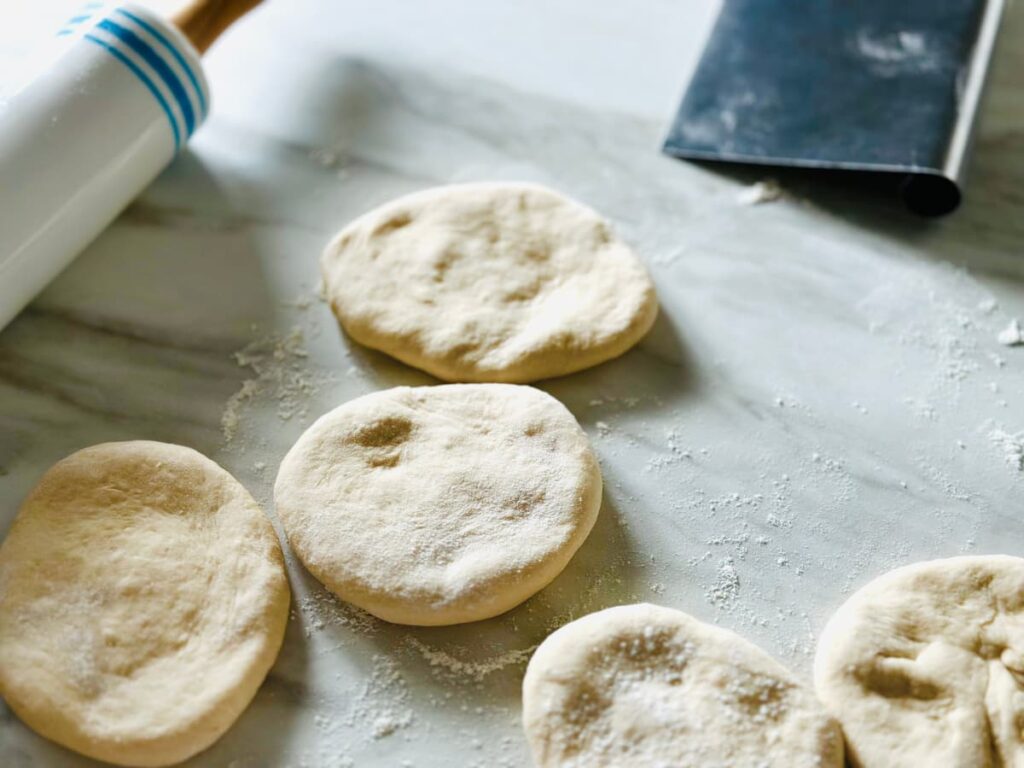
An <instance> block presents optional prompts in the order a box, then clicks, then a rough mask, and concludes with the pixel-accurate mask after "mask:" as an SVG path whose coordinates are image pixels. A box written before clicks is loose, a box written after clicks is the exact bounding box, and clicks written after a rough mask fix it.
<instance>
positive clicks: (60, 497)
mask: <svg viewBox="0 0 1024 768" xmlns="http://www.w3.org/2000/svg"><path fill="white" fill-rule="evenodd" d="M288 599H289V591H288V581H287V578H286V576H285V571H284V561H283V559H282V557H281V550H280V547H279V545H278V541H277V537H276V536H275V534H274V529H273V528H272V526H271V525H270V522H269V521H268V519H267V518H266V517H265V516H264V514H263V513H262V512H261V511H260V508H259V507H258V506H257V505H256V502H255V501H253V499H252V497H251V496H250V495H249V494H248V493H247V492H246V490H245V489H244V488H243V487H242V486H241V485H239V483H238V482H237V481H236V480H235V479H234V478H233V477H231V475H229V474H228V473H227V472H225V471H224V470H223V469H221V468H220V467H219V466H217V465H216V464H215V463H213V462H212V461H210V460H209V459H207V458H206V457H205V456H203V455H202V454H199V453H197V452H196V451H193V450H191V449H190V448H183V447H181V446H178V445H168V444H165V443H153V442H141V441H140V442H126V443H106V444H103V445H96V446H93V447H91V448H86V449H85V450H81V451H78V452H77V453H74V454H72V455H71V456H69V457H68V458H66V459H64V460H63V461H60V462H58V463H57V464H56V465H54V466H53V467H52V468H51V469H50V470H49V471H48V472H47V473H46V474H45V475H43V477H42V479H41V480H40V481H39V484H38V485H37V486H36V487H35V489H33V491H32V492H31V493H30V494H29V496H28V498H27V499H26V500H25V502H24V504H23V505H22V507H21V510H20V511H19V513H18V516H17V518H16V519H15V521H14V524H13V526H12V527H11V530H10V532H9V533H8V535H7V538H6V540H5V541H4V543H3V546H2V547H0V694H2V695H3V697H4V698H5V699H6V700H7V703H8V705H10V707H11V709H13V710H14V712H15V713H16V714H17V715H18V716H19V717H20V718H21V719H22V720H24V721H25V723H27V724H28V725H29V726H30V727H31V728H32V729H33V730H35V731H37V732H38V733H40V734H41V735H43V736H45V737H46V738H48V739H52V740H53V741H55V742H57V743H58V744H62V745H63V746H65V747H68V748H70V749H73V750H75V751H76V752H80V753H82V754H84V755H88V756H89V757H93V758H96V759H99V760H105V761H107V762H109V763H116V764H118V765H131V766H161V765H170V764H173V763H178V762H180V761H182V760H184V759H186V758H188V757H190V756H191V755H194V754H195V753H197V752H199V751H201V750H203V749H205V748H206V747H208V746H210V745H211V744H212V743H213V742H214V741H216V740H217V738H218V737H220V735H221V734H223V733H224V731H226V730H227V729H228V727H229V726H230V725H231V724H232V723H233V722H234V721H235V719H236V718H237V717H238V716H239V715H240V714H241V713H242V711H243V710H244V709H245V708H246V706H247V705H248V704H249V701H250V700H251V699H252V697H253V695H254V694H255V693H256V689H257V688H259V686H260V683H261V682H262V681H263V678H264V676H265V675H266V673H267V670H268V669H270V666H271V665H272V664H273V662H274V659H275V657H276V656H277V651H278V649H279V648H280V646H281V641H282V639H283V637H284V629H285V623H286V622H287V619H288Z"/></svg>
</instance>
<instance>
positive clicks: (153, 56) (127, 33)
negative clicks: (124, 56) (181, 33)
mask: <svg viewBox="0 0 1024 768" xmlns="http://www.w3.org/2000/svg"><path fill="white" fill-rule="evenodd" d="M96 26H97V27H98V28H100V29H102V30H103V31H104V32H109V33H110V34H112V35H113V36H114V37H116V38H118V39H119V40H121V41H122V42H123V43H124V44H125V45H127V46H128V47H129V48H131V49H132V50H133V51H135V53H137V54H138V55H139V56H140V57H141V58H142V60H143V61H145V62H146V63H147V64H149V66H151V67H152V68H153V70H154V71H155V72H156V73H157V74H158V75H160V79H162V80H163V81H164V84H165V85H166V86H167V88H168V89H169V90H170V92H171V93H172V94H173V95H174V98H175V100H176V101H177V102H178V108H179V109H180V110H181V114H182V116H183V117H184V118H185V129H186V131H187V135H188V136H191V135H192V131H194V130H195V127H196V118H195V114H193V112H192V102H191V100H190V99H189V97H188V94H187V93H185V88H184V87H183V86H182V84H181V81H180V80H179V79H178V76H177V75H175V74H174V70H172V69H171V68H170V67H169V66H167V62H166V61H164V60H163V59H162V58H160V56H159V54H157V52H156V51H154V50H153V49H152V48H150V47H149V45H148V44H147V43H146V42H145V41H144V40H143V39H142V38H141V37H139V36H138V35H136V34H135V33H134V32H132V31H131V30H130V29H125V28H124V27H122V26H121V25H120V24H116V23H114V22H113V21H111V20H110V19H104V20H103V21H101V22H100V23H99V24H97V25H96Z"/></svg>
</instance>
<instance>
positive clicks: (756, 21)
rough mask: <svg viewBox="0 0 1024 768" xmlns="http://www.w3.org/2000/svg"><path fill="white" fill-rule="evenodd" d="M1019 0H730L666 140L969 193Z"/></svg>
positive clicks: (917, 191)
mask: <svg viewBox="0 0 1024 768" xmlns="http://www.w3.org/2000/svg"><path fill="white" fill-rule="evenodd" d="M1004 5H1005V0H724V3H723V6H722V9H721V12H720V15H719V17H718V21H717V22H716V24H715V27H714V29H713V31H712V33H711V37H710V38H709V40H708V43H707V45H706V47H705V50H704V54H703V56H702V58H701V60H700V63H699V64H698V67H697V70H696V73H695V74H694V77H693V79H692V81H691V83H690V85H689V87H688V88H687V91H686V94H685V96H684V98H683V103H682V105H681V106H680V108H679V112H678V114H677V115H676V118H675V122H674V123H673V125H672V127H671V129H670V131H669V134H668V137H667V138H666V140H665V144H664V150H665V152H667V153H668V154H671V155H675V156H677V157H682V158H687V159H693V160H707V161H723V162H731V163H744V164H751V163H752V164H761V165H774V166H788V167H800V168H820V169H831V170H847V171H859V172H875V173H879V174H888V175H890V176H892V177H893V180H894V181H898V182H899V187H900V190H901V193H902V197H903V200H904V202H905V203H906V205H907V206H908V207H909V208H910V209H911V210H912V211H915V212H916V213H919V214H923V215H931V216H934V215H941V214H944V213H948V212H950V211H952V210H953V209H955V208H956V207H957V205H958V204H959V202H960V197H961V190H962V188H963V182H964V177H965V174H966V170H967V159H968V154H969V150H970V146H971V139H972V136H973V133H974V125H975V118H976V117H977V114H978V109H979V104H980V102H981V96H982V91H983V86H984V83H985V79H986V75H987V73H988V70H989V65H990V62H991V59H992V53H993V49H994V47H995V40H996V34H997V31H998V29H999V23H1000V20H1001V18H1002V15H1003V9H1004Z"/></svg>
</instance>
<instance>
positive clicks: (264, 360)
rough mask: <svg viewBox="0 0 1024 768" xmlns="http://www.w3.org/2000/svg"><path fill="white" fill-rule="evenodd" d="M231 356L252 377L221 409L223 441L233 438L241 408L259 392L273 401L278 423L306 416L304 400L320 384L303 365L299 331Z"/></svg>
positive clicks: (303, 347)
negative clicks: (251, 374)
mask: <svg viewBox="0 0 1024 768" xmlns="http://www.w3.org/2000/svg"><path fill="white" fill-rule="evenodd" d="M233 357H234V359H235V362H236V363H237V364H238V365H239V367H241V368H248V369H250V370H251V371H252V372H253V373H254V374H255V376H254V377H252V378H249V379H246V380H245V381H243V382H242V386H241V387H240V388H239V390H238V391H237V392H235V393H234V394H233V395H232V396H231V397H230V398H228V401H227V404H226V405H225V406H224V412H223V413H222V414H221V419H220V427H221V432H222V433H223V435H224V441H225V442H227V443H230V442H232V441H233V440H234V439H235V436H236V435H237V433H238V429H239V427H240V426H241V420H242V414H243V412H244V410H245V407H246V406H247V405H249V404H250V403H251V402H252V401H253V400H254V399H255V398H256V397H257V396H258V395H260V394H261V393H263V392H269V393H270V395H271V396H272V397H273V398H274V399H275V400H276V401H277V416H278V418H280V419H281V420H282V421H287V420H289V419H291V418H292V417H294V416H305V415H306V409H307V400H308V398H309V396H310V395H313V394H315V393H316V391H317V390H318V389H319V387H320V384H321V382H320V380H319V379H318V378H316V377H315V376H313V374H312V373H311V372H310V371H309V369H308V367H307V366H306V358H307V357H308V352H307V351H306V342H305V335H304V333H303V331H302V328H300V327H299V326H295V327H294V328H292V330H291V331H290V332H289V333H288V335H287V336H278V335H270V336H265V337H263V338H261V339H257V340H256V341H253V342H252V343H250V344H247V345H246V346H245V347H243V348H242V349H240V350H239V351H238V352H235V353H234V355H233Z"/></svg>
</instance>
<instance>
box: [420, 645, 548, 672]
mask: <svg viewBox="0 0 1024 768" xmlns="http://www.w3.org/2000/svg"><path fill="white" fill-rule="evenodd" d="M406 642H407V643H408V644H409V645H410V646H411V647H412V648H414V649H416V650H417V651H419V653H420V655H421V656H423V658H424V659H426V661H427V662H428V663H429V664H430V666H431V667H433V668H434V670H435V672H447V673H449V674H452V675H457V676H460V677H466V678H469V679H470V680H473V681H474V682H480V681H481V680H483V679H484V678H485V677H487V676H488V675H489V674H491V673H492V672H497V671H498V670H499V669H504V668H505V667H508V666H512V665H522V664H525V663H526V662H527V661H529V660H530V655H531V654H532V653H533V651H534V649H535V648H536V647H537V645H531V646H530V647H529V648H518V649H515V650H511V651H506V652H505V653H502V654H500V655H498V656H493V657H491V658H489V659H483V660H481V661H464V660H462V659H459V658H456V657H455V656H452V655H451V654H450V653H448V652H447V651H443V650H440V649H437V648H431V647H430V646H429V645H427V644H426V643H424V642H422V641H420V640H418V639H417V638H415V637H409V638H407V639H406Z"/></svg>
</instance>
